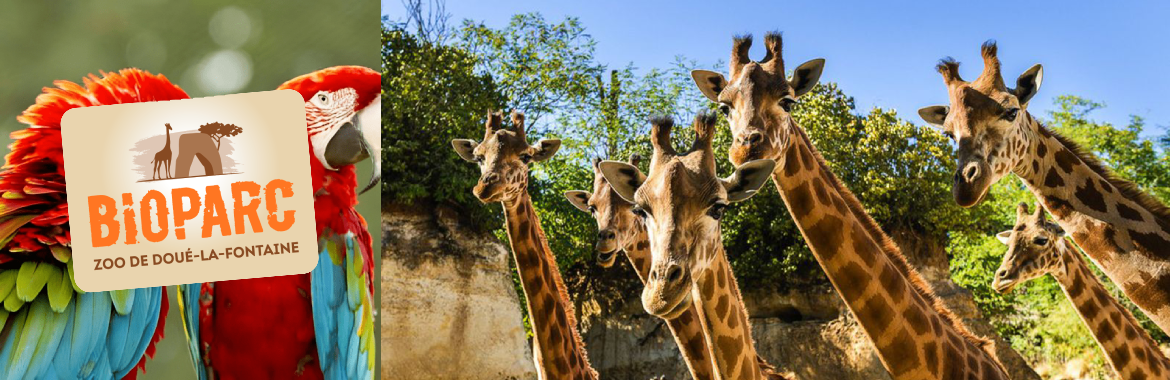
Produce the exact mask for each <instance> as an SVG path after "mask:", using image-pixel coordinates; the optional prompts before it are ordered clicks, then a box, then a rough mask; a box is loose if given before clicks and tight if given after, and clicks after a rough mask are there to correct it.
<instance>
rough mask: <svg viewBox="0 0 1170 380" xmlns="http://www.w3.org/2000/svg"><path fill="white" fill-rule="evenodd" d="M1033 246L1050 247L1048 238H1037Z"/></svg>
mask: <svg viewBox="0 0 1170 380" xmlns="http://www.w3.org/2000/svg"><path fill="white" fill-rule="evenodd" d="M1032 244H1036V245H1039V246H1045V245H1048V238H1046V237H1043V236H1040V237H1037V238H1035V239H1032Z"/></svg>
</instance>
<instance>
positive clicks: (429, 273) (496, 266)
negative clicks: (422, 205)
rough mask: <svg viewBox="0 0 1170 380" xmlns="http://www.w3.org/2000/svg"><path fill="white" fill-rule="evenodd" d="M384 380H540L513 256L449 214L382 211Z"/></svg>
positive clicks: (487, 236)
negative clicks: (514, 283) (516, 286)
mask: <svg viewBox="0 0 1170 380" xmlns="http://www.w3.org/2000/svg"><path fill="white" fill-rule="evenodd" d="M382 230H383V234H384V238H383V251H382V270H381V274H382V282H381V289H382V300H381V304H382V305H381V327H382V341H381V365H382V367H381V373H382V375H381V376H382V379H395V380H400V379H420V380H421V379H534V378H536V372H535V368H534V366H533V362H532V352H531V350H530V348H529V345H528V342H527V340H526V339H525V332H524V326H523V324H522V320H523V319H522V317H521V304H520V301H519V299H518V298H517V296H516V292H515V291H514V290H513V288H512V278H511V270H510V269H509V266H508V265H509V264H508V262H509V261H510V260H511V256H510V254H509V252H508V249H507V247H506V246H505V245H504V244H502V243H501V242H500V241H499V240H497V239H496V238H495V237H494V236H492V235H491V234H490V233H477V232H475V231H470V230H468V229H467V228H464V227H462V226H461V225H460V224H459V223H458V221H457V218H456V217H455V216H454V213H452V212H450V211H449V210H442V209H439V210H427V211H425V212H424V211H420V210H411V209H405V208H399V209H397V210H385V209H384V210H383V215H382Z"/></svg>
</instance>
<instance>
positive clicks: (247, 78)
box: [0, 0, 381, 379]
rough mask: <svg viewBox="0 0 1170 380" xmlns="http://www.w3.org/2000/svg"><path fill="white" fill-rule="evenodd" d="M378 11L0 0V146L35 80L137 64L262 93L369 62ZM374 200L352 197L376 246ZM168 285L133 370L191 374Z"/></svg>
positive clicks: (374, 58) (209, 92)
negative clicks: (163, 308)
mask: <svg viewBox="0 0 1170 380" xmlns="http://www.w3.org/2000/svg"><path fill="white" fill-rule="evenodd" d="M379 13H380V12H379V4H378V3H377V2H374V1H345V2H318V1H302V0H293V1H281V2H255V3H246V4H237V3H236V2H230V1H199V2H193V1H167V0H132V1H119V2H30V1H15V0H0V135H2V136H0V142H3V144H4V145H7V144H8V143H9V142H10V141H11V140H9V138H8V134H9V133H10V132H12V131H15V130H17V129H21V128H24V127H25V126H24V125H23V124H20V123H18V122H17V121H16V116H17V115H19V114H20V112H21V111H23V110H24V109H25V108H27V107H28V106H29V105H31V104H32V103H33V101H34V100H35V99H36V96H37V94H39V93H40V92H41V88H43V87H46V86H51V85H52V84H53V81H54V80H69V81H74V82H80V81H81V79H82V77H84V76H86V75H87V74H89V73H94V74H97V73H98V72H99V71H115V70H119V69H122V68H125V67H138V68H141V69H145V70H147V71H150V72H152V73H161V74H164V75H166V76H167V77H168V78H170V79H171V81H173V82H175V83H177V84H178V85H179V86H180V87H182V88H183V89H184V90H185V91H187V93H188V94H190V95H191V96H192V97H203V96H214V95H223V94H233V93H241V92H254V91H267V90H272V89H275V88H276V87H277V86H279V85H280V84H281V83H283V82H284V81H286V80H288V79H291V78H293V77H296V76H298V75H301V74H305V73H308V72H310V71H313V70H317V69H321V68H325V67H329V66H334V65H362V66H367V67H371V68H377V67H379V66H378V65H379V56H378V44H379V40H378V38H379V37H378V35H379ZM306 153H307V152H306ZM369 165H370V164H369V162H365V163H363V164H362V165H361V166H359V168H358V173H359V180H365V179H367V178H368V177H367V175H368V173H369V172H370V170H371V169H370V166H369ZM378 204H379V194H378V192H376V191H371V192H368V193H366V194H365V195H364V196H362V197H361V206H360V211H361V212H362V214H363V215H364V216H365V217H366V220H368V221H370V226H371V235H372V236H374V238H375V242H374V244H375V247H377V246H379V245H380V237H381V233H379V232H377V226H378V223H377V221H378V220H379V218H378ZM173 290H174V287H171V288H170V289H169V290H168V292H169V295H170V299H171V313H170V315H169V316H168V318H167V332H166V338H165V339H163V341H162V343H161V344H160V346H159V350H158V354H157V355H156V356H155V359H154V360H152V361H148V364H147V373H146V375H145V376H142V377H140V378H143V379H189V378H194V373H193V372H192V367H191V360H190V358H189V356H188V354H187V349H186V346H185V344H186V339H185V335H184V333H183V328H182V322H181V320H180V317H179V308H178V305H177V304H175V300H176V297H175V292H174V291H173Z"/></svg>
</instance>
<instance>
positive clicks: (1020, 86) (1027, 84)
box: [1012, 63, 1044, 107]
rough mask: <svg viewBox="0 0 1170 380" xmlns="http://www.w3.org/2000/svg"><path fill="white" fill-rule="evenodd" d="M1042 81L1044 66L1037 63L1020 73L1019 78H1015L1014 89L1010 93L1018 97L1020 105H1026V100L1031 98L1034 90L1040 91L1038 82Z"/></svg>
mask: <svg viewBox="0 0 1170 380" xmlns="http://www.w3.org/2000/svg"><path fill="white" fill-rule="evenodd" d="M1043 81H1044V66H1040V64H1039V63H1037V64H1036V65H1034V66H1032V68H1030V69H1028V71H1025V72H1024V73H1023V74H1020V78H1019V79H1016V89H1015V90H1012V93H1014V94H1015V95H1016V99H1019V101H1020V106H1021V107H1023V106H1026V105H1027V104H1028V100H1031V99H1032V96H1033V95H1036V92H1038V91H1040V82H1043Z"/></svg>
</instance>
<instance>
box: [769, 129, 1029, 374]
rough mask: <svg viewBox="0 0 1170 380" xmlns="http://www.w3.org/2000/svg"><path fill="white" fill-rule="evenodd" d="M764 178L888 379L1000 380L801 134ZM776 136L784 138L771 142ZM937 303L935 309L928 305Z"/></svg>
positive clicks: (978, 345) (994, 363)
mask: <svg viewBox="0 0 1170 380" xmlns="http://www.w3.org/2000/svg"><path fill="white" fill-rule="evenodd" d="M791 125H793V128H792V129H790V131H791V132H790V135H789V136H787V137H788V138H790V141H791V142H790V143H789V147H788V148H787V149H786V152H785V154H784V157H783V158H781V160H780V161H779V162H781V165H779V166H777V168H776V171H775V172H774V173H772V179H773V180H774V182H775V183H776V187H777V188H778V189H779V191H780V196H781V198H782V199H783V200H784V203H785V205H787V206H788V210H789V212H790V213H791V214H792V218H793V220H794V222H795V223H796V225H797V227H798V228H799V229H800V231H801V233H802V234H803V236H804V239H805V241H806V242H808V246H809V249H810V250H811V251H812V253H813V256H815V257H816V259H817V262H818V263H820V265H821V267H822V268H823V269H824V270H825V273H826V274H827V275H828V277H829V280H830V282H831V283H832V284H833V287H834V288H835V289H836V290H837V293H839V294H840V295H841V297H842V298H843V299H844V300H845V304H846V306H847V307H848V308H849V310H850V311H851V312H852V313H853V315H854V316H856V317H857V320H858V322H859V323H860V324H861V326H862V328H863V329H864V330H865V332H866V334H868V335H869V338H870V340H871V341H873V342H874V345H875V346H876V347H877V352H878V356H879V357H880V358H881V360H882V363H883V364H884V365H885V367H886V369H887V370H888V371H889V372H890V374H891V375H892V376H893V378H894V379H961V378H977V379H1007V375H1006V373H1005V371H1004V369H1003V366H1002V365H1001V364H999V361H998V359H996V357H995V356H994V355H993V354H992V353H991V352H989V351H988V350H989V349H990V346H989V344H990V343H988V342H986V341H982V340H980V339H979V338H975V337H974V336H973V335H970V333H969V332H967V331H966V328H965V327H963V326H962V325H961V323H960V322H959V321H958V319H957V317H955V316H953V315H952V314H950V312H949V311H946V309H945V307H943V306H941V302H940V301H938V300H937V299H935V297H934V295H933V293H932V291H931V290H930V288H929V285H927V284H926V283H925V282H923V280H922V279H921V277H920V276H919V275H918V273H917V272H916V271H914V270H913V269H912V268H911V267H910V266H909V264H907V263H906V261H905V258H904V257H903V256H901V253H900V252H898V250H897V247H896V246H894V245H893V243H892V242H890V240H889V238H888V237H887V236H886V235H885V234H884V233H883V232H882V231H881V228H880V227H878V226H877V224H876V223H875V222H873V220H872V219H871V218H870V217H869V215H868V214H866V213H865V210H864V209H863V208H862V207H861V205H860V203H858V202H857V200H856V198H854V196H853V194H852V193H850V192H849V191H848V189H846V188H845V187H844V185H841V184H840V183H839V182H838V180H837V179H836V177H835V176H834V175H833V174H832V172H831V171H830V170H829V168H828V166H826V165H825V163H824V162H823V161H822V160H821V159H820V154H819V153H817V151H816V148H814V147H813V146H812V144H811V142H810V141H809V139H808V137H807V136H806V135H805V134H804V131H803V130H801V129H800V128H799V127H795V123H791ZM775 141H784V140H775ZM936 305H937V306H936Z"/></svg>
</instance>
